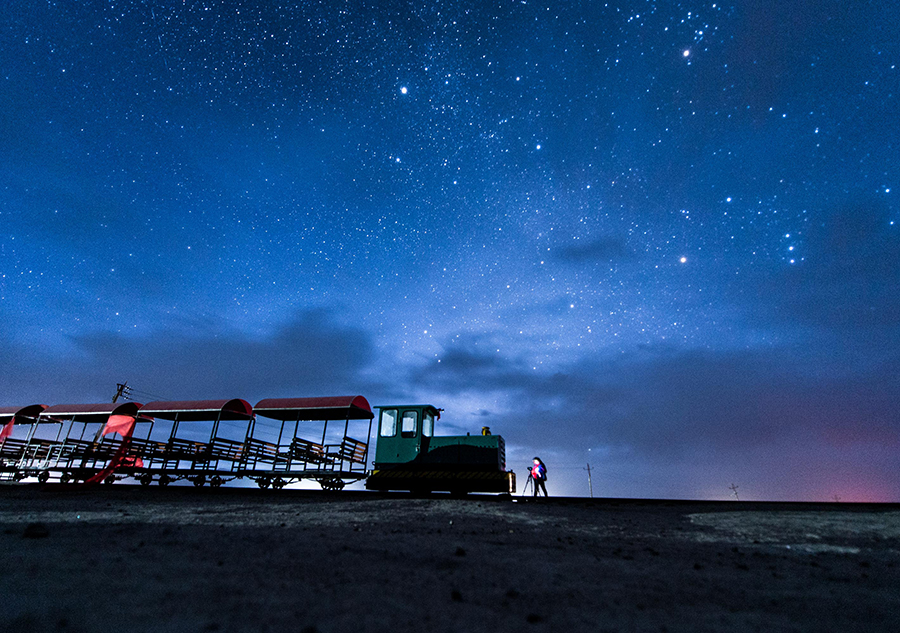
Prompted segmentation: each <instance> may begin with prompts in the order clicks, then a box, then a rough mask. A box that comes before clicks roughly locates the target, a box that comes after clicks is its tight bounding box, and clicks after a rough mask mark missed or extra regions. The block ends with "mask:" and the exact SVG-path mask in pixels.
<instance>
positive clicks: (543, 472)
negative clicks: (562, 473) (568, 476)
mask: <svg viewBox="0 0 900 633" xmlns="http://www.w3.org/2000/svg"><path fill="white" fill-rule="evenodd" d="M545 481H547V466H545V465H544V462H542V461H541V458H540V457H535V458H534V466H532V467H531V483H532V484H534V486H533V487H534V496H535V497H537V496H538V491H539V490H543V491H544V496H545V497H546V496H547V486H545V485H544V482H545Z"/></svg>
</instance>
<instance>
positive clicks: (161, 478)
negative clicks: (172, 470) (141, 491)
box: [159, 473, 172, 486]
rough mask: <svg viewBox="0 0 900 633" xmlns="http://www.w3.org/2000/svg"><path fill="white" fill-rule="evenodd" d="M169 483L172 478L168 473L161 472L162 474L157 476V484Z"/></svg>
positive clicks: (165, 484) (166, 484)
mask: <svg viewBox="0 0 900 633" xmlns="http://www.w3.org/2000/svg"><path fill="white" fill-rule="evenodd" d="M170 483H172V478H171V477H169V475H167V474H165V473H163V474H162V475H160V476H159V485H160V486H168V485H169V484H170Z"/></svg>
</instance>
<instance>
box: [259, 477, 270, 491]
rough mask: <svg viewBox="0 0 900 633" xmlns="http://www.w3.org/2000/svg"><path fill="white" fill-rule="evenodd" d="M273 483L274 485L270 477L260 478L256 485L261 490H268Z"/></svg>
mask: <svg viewBox="0 0 900 633" xmlns="http://www.w3.org/2000/svg"><path fill="white" fill-rule="evenodd" d="M271 483H272V480H271V479H269V478H268V477H260V478H259V479H257V480H256V485H257V486H259V487H260V488H268V487H269V484H271Z"/></svg>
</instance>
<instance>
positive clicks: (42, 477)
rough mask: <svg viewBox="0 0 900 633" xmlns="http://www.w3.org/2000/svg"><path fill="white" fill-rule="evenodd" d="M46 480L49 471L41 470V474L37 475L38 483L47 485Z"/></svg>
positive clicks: (48, 476)
mask: <svg viewBox="0 0 900 633" xmlns="http://www.w3.org/2000/svg"><path fill="white" fill-rule="evenodd" d="M48 479H50V471H49V470H42V471H41V472H39V473H38V481H39V482H41V483H42V484H45V483H47V480H48Z"/></svg>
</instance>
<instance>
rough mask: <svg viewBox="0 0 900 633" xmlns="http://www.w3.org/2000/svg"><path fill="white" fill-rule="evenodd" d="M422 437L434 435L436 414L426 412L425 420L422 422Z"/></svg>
mask: <svg viewBox="0 0 900 633" xmlns="http://www.w3.org/2000/svg"><path fill="white" fill-rule="evenodd" d="M422 435H424V436H425V437H431V436H432V435H434V414H433V413H431V412H430V411H426V412H425V418H424V419H423V420H422Z"/></svg>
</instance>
